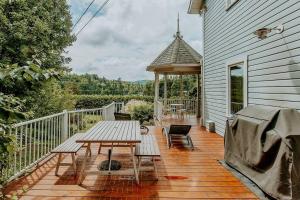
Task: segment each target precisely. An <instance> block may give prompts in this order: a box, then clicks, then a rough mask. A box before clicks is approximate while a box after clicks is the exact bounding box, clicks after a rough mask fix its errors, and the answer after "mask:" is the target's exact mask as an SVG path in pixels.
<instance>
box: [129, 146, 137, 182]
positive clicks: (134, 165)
mask: <svg viewBox="0 0 300 200" xmlns="http://www.w3.org/2000/svg"><path fill="white" fill-rule="evenodd" d="M130 150H131V155H132V162H133V171H134V175H135V180H136V183H137V184H139V175H138V172H137V168H136V160H135V156H134V151H133V145H132V144H130Z"/></svg>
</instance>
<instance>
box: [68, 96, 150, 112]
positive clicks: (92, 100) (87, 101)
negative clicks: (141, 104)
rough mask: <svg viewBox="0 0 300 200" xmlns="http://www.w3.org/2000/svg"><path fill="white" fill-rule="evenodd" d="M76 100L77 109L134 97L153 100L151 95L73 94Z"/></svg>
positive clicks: (96, 106)
mask: <svg viewBox="0 0 300 200" xmlns="http://www.w3.org/2000/svg"><path fill="white" fill-rule="evenodd" d="M73 98H74V100H75V101H76V104H75V107H76V108H77V109H83V108H101V107H103V106H106V105H108V104H110V103H112V102H124V103H127V102H128V101H130V100H132V99H135V100H143V101H146V102H153V99H154V97H152V96H136V95H114V96H113V95H104V96H101V95H74V96H73Z"/></svg>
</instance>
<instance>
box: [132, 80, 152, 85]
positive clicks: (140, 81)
mask: <svg viewBox="0 0 300 200" xmlns="http://www.w3.org/2000/svg"><path fill="white" fill-rule="evenodd" d="M147 82H149V80H138V81H134V83H138V84H142V85H144V84H146V83H147Z"/></svg>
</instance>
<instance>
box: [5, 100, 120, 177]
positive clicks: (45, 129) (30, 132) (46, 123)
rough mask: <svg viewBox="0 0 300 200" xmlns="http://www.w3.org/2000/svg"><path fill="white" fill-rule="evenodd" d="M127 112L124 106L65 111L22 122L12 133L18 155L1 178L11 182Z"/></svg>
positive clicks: (12, 129)
mask: <svg viewBox="0 0 300 200" xmlns="http://www.w3.org/2000/svg"><path fill="white" fill-rule="evenodd" d="M122 110H124V103H114V102H113V103H111V104H110V105H108V106H104V107H103V108H96V109H81V110H74V111H66V110H65V111H63V112H62V113H58V114H54V115H50V116H46V117H42V118H39V119H34V120H30V121H25V122H21V123H18V124H15V125H13V126H12V128H11V129H10V131H9V134H10V135H13V136H14V137H15V139H16V147H17V148H16V151H15V152H14V153H13V155H11V162H10V164H9V167H8V168H7V169H4V170H2V174H1V176H4V177H5V178H6V180H8V181H11V180H13V179H15V178H17V177H18V176H20V175H21V174H23V173H25V172H27V171H29V170H30V169H31V168H32V167H34V166H36V165H38V164H39V163H40V162H41V161H42V160H44V159H45V158H46V157H48V156H49V155H50V153H51V150H52V149H54V148H55V147H57V146H58V145H59V144H61V143H62V142H63V141H64V140H66V139H67V138H69V137H71V136H72V135H74V134H75V133H79V132H86V131H87V130H88V129H90V128H91V127H92V126H93V125H95V124H96V123H97V122H99V121H103V120H114V112H121V111H122Z"/></svg>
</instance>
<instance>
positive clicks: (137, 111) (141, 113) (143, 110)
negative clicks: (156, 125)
mask: <svg viewBox="0 0 300 200" xmlns="http://www.w3.org/2000/svg"><path fill="white" fill-rule="evenodd" d="M153 114H154V109H153V104H150V103H147V102H144V103H142V104H137V105H135V106H133V107H132V111H131V117H132V119H134V120H138V121H140V123H141V124H143V123H144V122H148V121H150V120H151V119H153Z"/></svg>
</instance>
